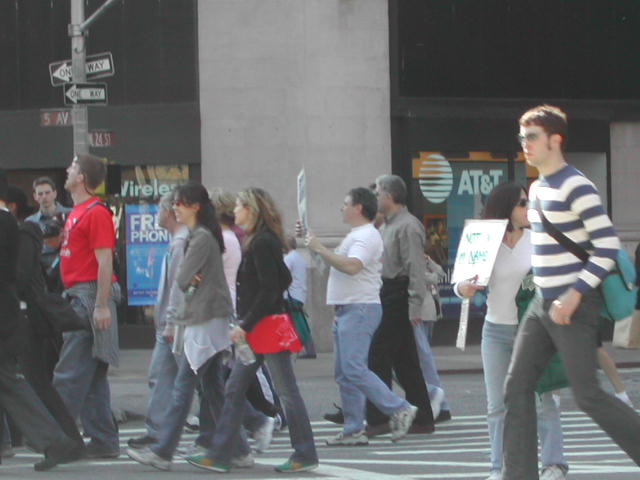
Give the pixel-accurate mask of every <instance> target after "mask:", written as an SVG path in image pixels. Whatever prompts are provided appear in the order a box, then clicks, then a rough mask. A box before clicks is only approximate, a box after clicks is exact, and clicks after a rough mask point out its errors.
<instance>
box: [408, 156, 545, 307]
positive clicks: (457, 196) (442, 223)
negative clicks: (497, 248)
mask: <svg viewBox="0 0 640 480" xmlns="http://www.w3.org/2000/svg"><path fill="white" fill-rule="evenodd" d="M533 176H535V171H534V170H531V169H529V168H527V165H526V163H525V162H524V157H523V156H522V154H521V153H515V152H514V153H512V154H505V153H495V152H486V151H482V152H478V151H471V152H457V153H447V152H436V151H423V152H418V154H417V155H416V156H415V157H414V158H413V159H412V179H411V195H412V205H413V213H414V214H415V215H416V216H417V217H418V218H420V219H421V220H422V222H423V224H424V227H425V230H426V234H427V252H426V253H427V254H428V255H429V256H431V258H433V259H434V260H435V261H436V262H438V263H439V264H440V265H441V266H442V267H443V269H444V270H445V272H447V278H446V279H445V281H444V282H443V284H442V285H441V288H440V291H441V297H442V301H443V315H444V316H445V318H450V317H456V318H457V316H458V312H459V305H460V301H459V299H458V298H457V297H456V296H455V295H454V294H453V292H452V290H451V288H450V285H449V278H450V277H451V273H452V268H453V264H454V262H455V258H456V251H457V247H458V242H459V241H460V235H461V233H462V229H463V227H464V221H465V220H466V219H468V218H480V216H481V215H482V209H483V206H484V202H485V200H486V198H487V196H488V195H489V193H490V192H491V190H492V189H493V188H494V187H495V186H496V185H498V184H500V183H503V182H507V181H510V180H515V181H517V182H519V183H521V184H522V185H524V186H527V184H528V177H533ZM484 303H485V301H484V298H482V297H479V298H476V299H475V302H474V303H473V305H472V310H471V314H472V315H483V314H484V309H485V306H484Z"/></svg>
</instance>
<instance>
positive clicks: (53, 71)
mask: <svg viewBox="0 0 640 480" xmlns="http://www.w3.org/2000/svg"><path fill="white" fill-rule="evenodd" d="M85 70H86V72H87V80H93V79H95V78H102V77H112V76H113V75H114V73H115V68H114V66H113V55H111V52H104V53H97V54H95V55H87V63H86V67H85ZM49 77H50V79H51V85H53V86H54V87H59V86H60V85H64V84H65V83H70V82H71V81H72V80H73V74H72V69H71V60H62V61H59V62H53V63H50V64H49Z"/></svg>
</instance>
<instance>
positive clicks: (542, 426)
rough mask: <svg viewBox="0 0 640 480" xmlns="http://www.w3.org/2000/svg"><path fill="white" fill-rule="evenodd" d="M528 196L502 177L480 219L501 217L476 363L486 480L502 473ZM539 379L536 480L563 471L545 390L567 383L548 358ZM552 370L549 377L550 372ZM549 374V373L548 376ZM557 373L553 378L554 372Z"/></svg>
mask: <svg viewBox="0 0 640 480" xmlns="http://www.w3.org/2000/svg"><path fill="white" fill-rule="evenodd" d="M527 206H528V199H527V194H526V191H525V190H524V188H523V187H522V186H520V185H518V184H516V183H503V184H500V185H498V186H497V187H495V188H494V189H493V190H492V191H491V193H490V194H489V196H488V198H487V201H486V204H485V208H484V214H483V218H484V219H507V220H509V223H508V225H507V231H506V233H505V236H504V239H503V240H502V244H501V245H500V249H499V250H498V256H497V257H496V262H495V264H494V267H493V271H492V273H491V278H490V280H489V284H488V286H487V313H486V316H485V322H484V326H483V329H482V343H481V354H482V365H483V370H484V379H485V386H486V392H487V422H488V426H489V441H490V443H491V473H490V475H489V477H488V478H487V480H500V479H501V478H502V473H501V471H502V436H503V429H504V415H505V407H504V389H503V387H504V381H505V378H506V376H507V369H508V367H509V363H510V360H511V354H512V352H513V344H514V341H515V338H516V333H517V331H518V321H519V320H520V319H521V318H523V315H524V311H525V310H526V306H527V305H528V303H529V301H530V300H531V298H532V297H533V293H534V290H533V282H532V277H531V274H530V272H529V271H530V270H531V253H532V246H531V232H530V231H529V230H528V228H527V227H528V226H529V221H528V219H527ZM483 289H484V287H482V286H479V285H476V284H475V279H470V280H466V281H463V282H459V283H457V284H456V285H455V286H454V292H455V293H456V295H458V296H460V297H466V298H470V297H472V296H473V295H474V294H475V293H476V292H477V291H479V290H483ZM550 365H552V366H553V368H552V370H550V371H548V372H547V373H546V374H545V377H544V378H543V380H544V381H545V385H539V388H538V392H542V391H543V392H544V393H541V394H540V395H538V397H539V398H538V405H539V410H538V432H539V437H540V439H541V443H542V473H541V476H540V478H541V480H552V479H563V478H565V477H566V472H567V471H568V466H567V463H566V461H565V459H564V455H563V437H562V426H561V424H560V412H559V411H558V407H557V405H556V403H555V402H554V400H553V396H552V393H551V391H549V390H553V389H555V388H560V387H563V386H567V384H566V383H565V379H564V378H563V375H562V372H561V367H559V368H558V364H557V363H553V361H552V364H550ZM554 375H555V377H554ZM552 377H554V378H552ZM558 377H559V378H558Z"/></svg>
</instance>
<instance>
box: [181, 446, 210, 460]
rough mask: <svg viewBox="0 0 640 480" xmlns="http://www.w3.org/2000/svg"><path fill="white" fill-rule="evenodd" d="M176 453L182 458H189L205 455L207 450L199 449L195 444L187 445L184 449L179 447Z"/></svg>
mask: <svg viewBox="0 0 640 480" xmlns="http://www.w3.org/2000/svg"><path fill="white" fill-rule="evenodd" d="M176 453H177V454H178V455H181V456H183V457H190V456H193V455H204V456H206V455H207V449H206V448H204V447H201V446H200V445H198V444H197V443H192V444H191V445H187V446H186V447H180V448H177V449H176Z"/></svg>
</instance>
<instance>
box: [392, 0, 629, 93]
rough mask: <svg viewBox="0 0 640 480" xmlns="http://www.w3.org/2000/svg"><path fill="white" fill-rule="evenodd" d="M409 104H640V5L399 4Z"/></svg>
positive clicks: (555, 0) (554, 1) (579, 0)
mask: <svg viewBox="0 0 640 480" xmlns="http://www.w3.org/2000/svg"><path fill="white" fill-rule="evenodd" d="M396 1H397V8H398V39H399V45H397V47H396V48H397V54H398V66H397V68H398V71H399V90H400V95H401V96H408V97H484V98H532V97H536V98H540V97H543V98H566V99H639V98H640V2H638V1H637V0H616V1H614V2H612V1H610V0H589V1H584V0H537V1H535V2H523V1H521V0H510V1H508V0H502V1H499V0H396Z"/></svg>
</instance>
